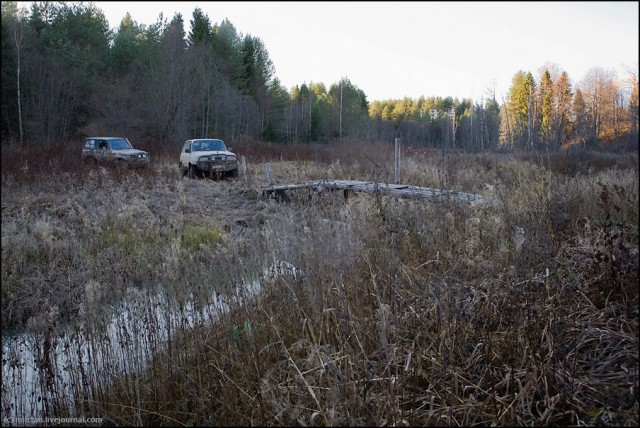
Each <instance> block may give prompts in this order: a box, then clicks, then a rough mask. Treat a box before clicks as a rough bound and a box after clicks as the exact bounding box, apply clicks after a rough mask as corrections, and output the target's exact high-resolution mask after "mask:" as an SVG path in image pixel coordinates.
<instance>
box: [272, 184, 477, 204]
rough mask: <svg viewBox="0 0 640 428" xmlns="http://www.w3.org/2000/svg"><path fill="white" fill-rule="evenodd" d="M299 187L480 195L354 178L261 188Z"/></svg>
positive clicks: (421, 195)
mask: <svg viewBox="0 0 640 428" xmlns="http://www.w3.org/2000/svg"><path fill="white" fill-rule="evenodd" d="M301 188H309V189H314V190H316V191H318V190H319V189H325V188H326V189H338V190H353V191H358V192H364V193H374V192H376V191H379V192H384V193H388V194H391V195H393V196H402V197H411V198H419V199H427V198H443V199H445V198H452V199H460V200H466V201H481V200H482V199H483V198H482V196H480V195H475V194H472V193H465V192H458V191H456V190H441V189H434V188H431V187H420V186H413V185H409V184H402V185H398V184H389V183H376V182H373V181H355V180H316V181H308V182H306V183H298V184H279V185H275V186H268V187H264V188H262V192H263V194H269V193H273V192H276V191H285V190H294V189H301Z"/></svg>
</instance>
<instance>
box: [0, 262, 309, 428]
mask: <svg viewBox="0 0 640 428" xmlns="http://www.w3.org/2000/svg"><path fill="white" fill-rule="evenodd" d="M280 274H285V275H292V276H294V277H295V276H296V275H299V274H300V272H299V271H297V270H296V268H295V267H293V266H292V265H290V264H288V263H286V262H277V263H274V264H273V265H271V266H270V267H269V268H266V269H265V270H264V271H263V277H262V281H265V280H272V279H273V278H274V277H275V276H277V275H280ZM261 286H262V283H261V281H259V280H255V281H252V282H249V283H246V284H244V285H242V286H240V287H238V288H237V289H236V290H235V292H234V293H233V294H232V295H230V296H227V297H223V296H220V295H219V294H218V293H212V294H211V296H210V297H209V299H207V303H206V304H203V305H198V304H197V303H196V299H195V296H193V295H191V296H189V298H188V299H187V300H186V301H185V302H183V303H182V304H178V303H176V302H172V301H171V299H169V298H168V297H167V294H166V293H165V292H158V293H155V294H148V293H143V292H140V291H137V290H136V291H133V292H131V293H129V295H128V296H127V298H125V299H123V300H122V301H121V302H120V303H118V304H117V305H115V307H114V308H113V309H114V310H113V311H112V312H113V315H112V317H111V318H110V319H109V321H108V322H107V323H90V322H86V321H85V322H78V323H76V324H74V325H69V326H66V327H65V328H63V329H61V331H53V329H51V330H49V331H48V332H46V331H45V332H44V333H38V334H34V333H22V334H17V335H12V336H5V337H3V338H2V418H3V425H6V424H5V423H4V422H7V421H11V422H12V424H13V425H22V424H21V423H16V422H15V421H17V420H18V421H19V420H20V419H18V418H42V419H44V418H45V417H46V416H51V415H55V416H60V415H64V416H67V415H68V416H71V417H85V416H86V417H91V416H92V415H85V414H84V408H83V407H82V403H83V402H84V401H86V400H88V399H89V398H90V397H91V396H92V394H93V392H94V390H93V388H94V387H95V388H96V390H107V389H108V388H107V385H108V384H109V382H111V381H112V380H113V379H116V378H119V377H122V376H123V375H125V374H131V373H138V372H141V371H142V370H144V369H145V368H146V367H147V364H148V362H149V360H150V358H151V357H152V356H153V355H154V354H156V353H157V352H159V351H161V350H163V349H165V348H166V345H167V341H168V340H169V339H170V338H171V335H172V334H176V332H178V331H181V330H185V329H193V328H194V327H196V326H202V325H208V324H210V323H211V322H212V321H213V320H215V319H217V318H218V317H219V316H220V315H221V314H223V313H225V312H227V311H228V310H229V308H230V307H232V306H233V305H241V304H244V302H245V301H246V300H247V299H250V298H252V297H253V296H255V295H256V294H257V293H258V292H259V291H260V289H261ZM102 386H105V387H104V388H103V387H102ZM9 418H10V419H9ZM24 425H29V424H28V423H26V424H24Z"/></svg>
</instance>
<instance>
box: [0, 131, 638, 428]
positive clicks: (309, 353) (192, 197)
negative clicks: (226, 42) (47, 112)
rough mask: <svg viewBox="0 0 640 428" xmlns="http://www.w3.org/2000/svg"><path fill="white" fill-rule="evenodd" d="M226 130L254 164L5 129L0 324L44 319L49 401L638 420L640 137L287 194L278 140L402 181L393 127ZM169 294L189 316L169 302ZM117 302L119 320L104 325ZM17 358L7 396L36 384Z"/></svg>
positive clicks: (285, 156) (290, 168) (435, 162)
mask: <svg viewBox="0 0 640 428" xmlns="http://www.w3.org/2000/svg"><path fill="white" fill-rule="evenodd" d="M232 147H233V148H234V149H235V150H236V151H237V152H238V153H239V154H241V155H244V156H245V157H246V159H247V160H248V163H249V166H250V169H249V176H247V177H243V176H242V175H241V177H240V178H239V179H238V180H237V181H234V180H227V181H211V180H195V181H193V180H188V179H186V178H181V177H179V176H178V173H177V171H176V169H177V166H176V159H174V158H173V156H172V155H170V154H168V155H166V156H158V157H157V158H154V164H153V167H152V168H150V169H149V170H148V171H140V172H138V171H131V172H128V173H125V174H122V175H121V174H120V173H119V172H118V171H115V170H111V169H102V168H97V169H86V168H85V167H84V166H82V165H80V164H79V162H75V161H72V160H71V159H74V156H76V155H78V154H77V153H75V152H65V151H64V150H61V151H59V152H52V153H51V156H50V157H48V158H47V159H50V161H49V163H48V167H47V168H44V169H34V168H33V165H29V164H27V165H25V164H24V162H22V161H20V160H19V159H23V158H24V157H25V156H24V153H25V152H26V153H27V154H28V155H29V156H27V158H32V156H33V155H32V154H31V152H30V151H29V149H16V148H15V147H10V146H9V147H7V148H3V155H2V167H3V168H2V326H3V332H4V333H7V332H8V331H10V330H13V329H20V328H23V329H26V331H28V332H30V333H32V334H33V336H32V337H33V342H34V346H35V348H36V349H37V350H38V353H37V355H36V356H35V358H36V361H37V366H38V367H39V369H38V370H40V372H41V373H42V378H43V379H44V381H43V383H42V384H41V385H36V386H33V391H34V393H35V394H39V395H41V397H42V399H43V402H44V404H43V405H42V407H43V413H45V414H47V415H48V416H51V417H52V416H56V417H65V416H69V415H79V414H82V415H85V416H91V417H102V418H105V420H109V421H111V422H113V423H115V424H117V425H165V426H166V425H169V426H175V425H216V426H230V425H244V426H248V425H252V426H255V425H260V426H266V425H446V426H472V425H500V426H514V425H518V426H521V425H563V426H565V425H567V426H583V425H611V426H636V425H637V424H638V422H639V417H638V409H639V406H638V398H639V397H638V178H639V177H638V155H637V154H633V155H622V154H619V155H615V156H614V155H604V154H598V153H583V154H580V155H579V156H580V158H579V159H578V160H579V161H580V165H581V166H579V167H578V166H575V165H574V160H572V159H570V158H567V157H566V156H565V155H547V154H544V155H514V154H507V153H481V154H463V153H443V152H433V151H420V152H419V151H411V150H406V152H405V154H404V158H403V163H402V167H403V170H402V171H403V172H402V181H403V182H408V183H412V184H416V185H421V186H429V187H437V188H445V189H455V190H461V191H465V192H476V193H480V194H482V195H483V196H485V200H486V202H485V203H482V204H466V203H458V202H456V201H453V200H451V201H447V200H445V201H438V202H433V201H413V200H406V199H394V198H391V197H388V196H383V195H357V194H356V195H351V196H350V197H349V198H348V199H346V200H345V199H344V197H343V195H342V193H341V192H335V193H333V192H326V193H320V194H317V193H308V192H306V191H299V192H297V193H296V192H294V193H292V195H291V196H292V197H291V199H292V200H291V202H289V203H283V204H279V203H277V202H275V201H271V200H265V199H263V198H261V196H260V193H259V192H258V186H259V185H262V184H265V182H266V176H265V167H264V162H269V163H270V165H271V168H272V176H273V178H274V180H275V181H276V182H289V181H292V182H295V181H303V180H307V179H320V178H340V179H360V180H373V179H377V180H380V181H387V180H389V181H390V180H391V179H392V177H393V147H392V146H384V145H373V144H362V145H348V146H344V147H336V146H326V147H321V146H318V147H314V146H277V145H263V144H258V143H244V144H242V143H237V144H232ZM563 156H564V157H563ZM585 165H588V166H585ZM52 177H55V180H52V179H51V178H52ZM279 261H282V262H286V263H290V264H292V265H293V266H295V267H296V268H297V269H298V270H297V271H296V274H295V275H292V274H291V272H289V271H287V270H286V269H284V270H275V271H274V274H273V275H271V276H270V277H269V279H268V280H264V281H263V283H262V289H261V292H260V293H259V294H257V295H255V296H251V295H246V296H245V297H244V298H241V299H239V300H237V301H236V303H232V304H231V306H230V308H229V310H228V312H225V313H224V314H223V315H222V316H220V317H216V316H215V314H217V312H215V311H214V310H213V309H212V306H211V304H212V296H217V295H229V293H230V292H231V291H232V290H233V289H234V288H236V287H237V286H238V284H241V283H243V281H246V280H248V279H250V278H257V277H260V275H261V272H263V270H264V268H265V267H268V266H273V263H274V262H279ZM156 296H163V298H162V299H159V298H157V297H156ZM124 301H126V302H129V303H128V304H129V305H130V306H127V307H126V308H124V309H123V306H119V305H120V304H121V302H124ZM169 305H173V306H179V307H181V308H187V307H188V308H189V311H191V312H190V313H191V314H192V315H193V317H192V318H188V317H186V316H185V317H182V318H176V319H173V318H171V317H170V316H169V315H168V314H169V312H170V311H169V309H168V308H169ZM124 310H126V311H128V312H127V313H129V314H130V317H129V318H130V319H129V322H126V323H122V324H118V325H116V326H113V325H111V326H110V324H109V323H110V320H111V319H112V318H111V316H112V314H113V312H114V311H115V312H118V311H120V312H122V311H124ZM183 313H184V312H183ZM170 318H171V319H170ZM132 319H133V321H131V320H132ZM165 319H166V320H165ZM194 320H195V321H194ZM205 320H208V321H205ZM65 326H66V329H65V328H64V327H65ZM167 326H169V327H167ZM109 328H114V329H115V330H116V331H118V336H117V337H118V338H119V339H118V340H119V341H120V344H119V346H118V344H116V343H114V341H113V340H108V339H105V331H107V330H108V329H109ZM63 332H64V333H63ZM74 335H75V336H74ZM78 337H82V338H83V340H82V342H83V343H88V344H90V347H91V349H93V354H92V355H93V357H86V356H83V355H82V353H83V352H84V351H82V350H81V349H80V347H79V345H77V343H78V342H77V340H73V339H77V338H78ZM123 343H125V344H126V346H124V345H123ZM123 346H124V347H123ZM123 349H124V350H123ZM148 351H150V352H151V353H153V358H152V359H147V358H146V357H145V355H146V354H147V353H148ZM56 353H58V354H67V356H68V358H67V359H66V360H65V361H67V362H68V363H67V364H68V367H66V369H65V371H66V372H68V373H70V375H69V376H67V377H64V376H62V375H60V374H59V373H58V371H56V370H59V369H60V368H59V367H55V365H56V364H55V362H56V361H58V360H57V359H56V358H57V356H56ZM5 358H10V356H7V355H5V354H4V348H3V360H4V359H5ZM17 364H18V363H16V365H17ZM4 367H5V364H4V363H3V387H2V388H3V402H2V404H3V406H2V407H3V412H4V413H3V415H4V416H8V415H9V414H11V413H10V412H12V411H13V412H14V413H13V414H15V409H13V410H12V409H9V408H8V406H10V405H9V401H10V398H11V397H15V396H18V395H19V394H20V391H21V388H22V392H27V393H28V392H30V390H28V389H27V388H26V387H25V386H24V385H23V386H19V385H18V384H17V382H16V379H15V378H13V379H11V378H9V377H8V376H9V375H8V374H7V373H5V369H4ZM11 373H19V371H16V372H11ZM14 376H15V374H14ZM7 381H8V382H7ZM63 383H64V384H65V385H63ZM66 391H71V392H70V393H67V392H66ZM68 395H70V396H71V397H72V398H73V400H74V401H73V402H74V405H73V406H70V404H69V403H70V400H69V396H68ZM22 411H24V412H25V413H28V411H29V409H22Z"/></svg>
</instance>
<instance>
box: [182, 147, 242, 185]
mask: <svg viewBox="0 0 640 428" xmlns="http://www.w3.org/2000/svg"><path fill="white" fill-rule="evenodd" d="M231 150H232V149H231V148H227V146H226V145H225V144H224V141H222V140H220V139H210V138H201V139H194V140H187V141H185V143H184V145H183V146H182V152H181V153H180V161H179V163H178V166H179V167H180V171H181V172H182V175H183V176H184V175H187V176H188V177H190V178H195V177H200V176H203V175H204V176H208V177H211V178H216V177H224V176H229V177H237V176H238V158H237V156H236V155H235V153H233V152H232V151H231Z"/></svg>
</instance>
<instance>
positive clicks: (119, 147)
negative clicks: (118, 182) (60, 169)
mask: <svg viewBox="0 0 640 428" xmlns="http://www.w3.org/2000/svg"><path fill="white" fill-rule="evenodd" d="M82 159H83V160H84V161H85V162H87V163H89V164H98V163H101V164H106V163H109V164H115V165H116V166H122V167H132V166H147V165H149V162H150V161H151V158H150V157H149V152H145V151H143V150H138V149H134V148H133V146H132V145H131V143H130V142H129V140H128V139H126V138H125V137H87V138H85V139H84V148H83V149H82Z"/></svg>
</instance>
